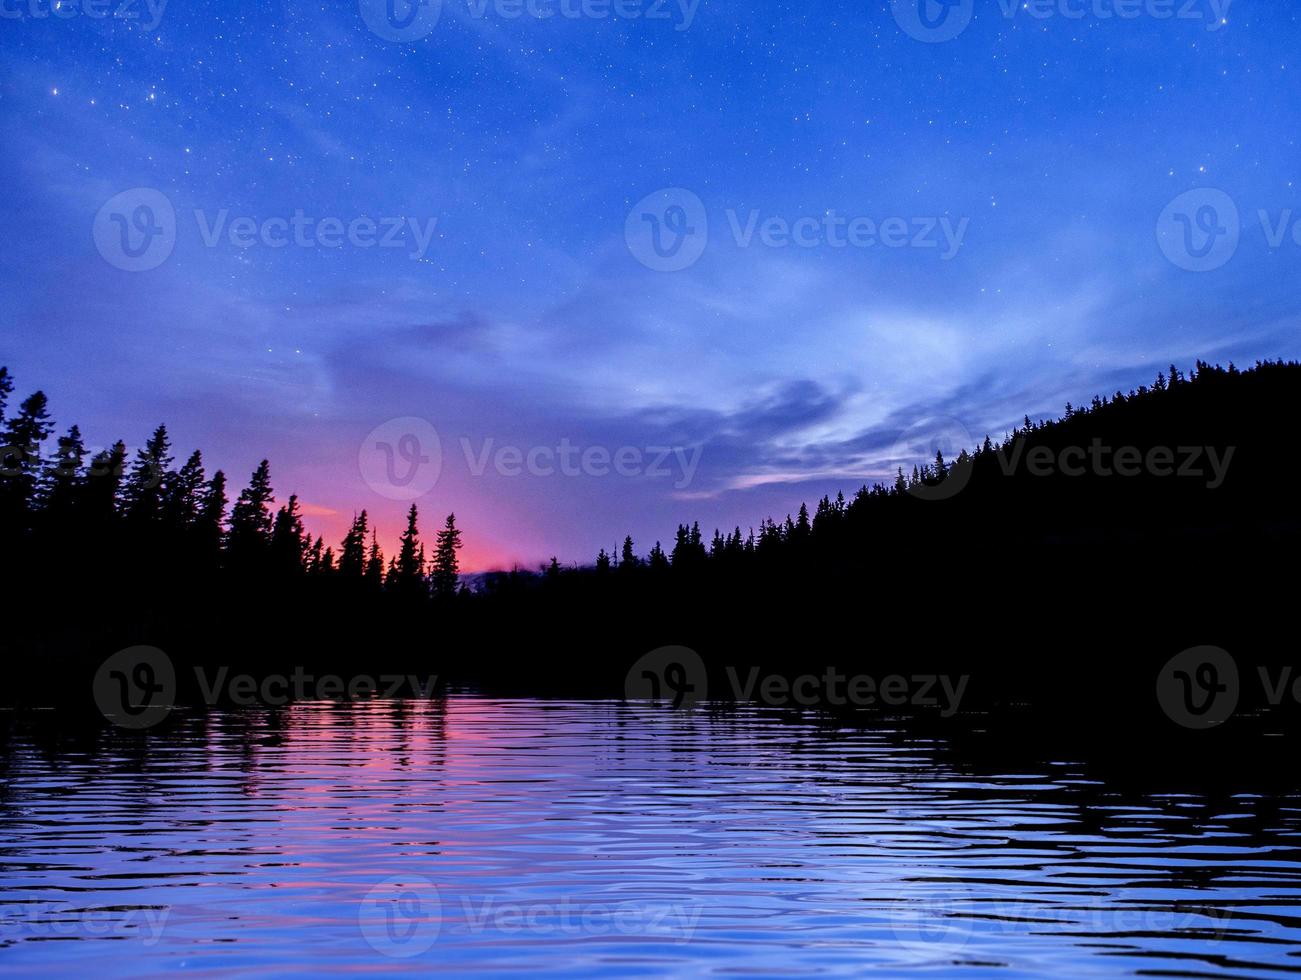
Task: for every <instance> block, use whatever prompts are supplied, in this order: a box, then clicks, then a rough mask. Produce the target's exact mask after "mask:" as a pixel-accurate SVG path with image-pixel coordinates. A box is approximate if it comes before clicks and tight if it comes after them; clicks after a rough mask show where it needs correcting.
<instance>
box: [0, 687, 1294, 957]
mask: <svg viewBox="0 0 1301 980" xmlns="http://www.w3.org/2000/svg"><path fill="white" fill-rule="evenodd" d="M6 726H7V727H6V732H5V737H4V742H3V747H2V756H0V759H2V761H3V796H2V798H0V824H2V827H0V841H3V844H2V845H0V846H2V847H3V864H2V865H0V916H2V918H3V921H2V922H0V947H3V949H2V951H0V971H5V972H12V973H13V974H15V975H23V976H78V977H84V976H86V975H93V976H95V977H97V978H100V977H107V976H147V975H162V974H164V973H172V972H174V971H186V972H189V973H191V974H193V975H212V974H213V973H215V972H218V971H236V970H237V971H239V973H240V974H241V975H245V976H284V975H286V974H288V973H293V972H298V973H303V974H309V973H310V974H318V973H343V972H357V973H367V974H395V973H405V972H428V971H432V970H438V971H442V972H452V973H463V974H467V975H475V976H494V975H499V976H521V975H531V976H538V975H548V976H564V977H572V976H584V975H597V974H612V973H613V974H618V975H645V976H651V975H665V974H672V975H680V976H756V975H762V974H771V975H780V976H792V975H850V974H855V975H856V974H861V973H863V972H864V971H866V970H869V969H870V970H871V971H872V972H875V973H879V974H881V975H898V976H911V977H916V976H921V975H934V974H935V973H936V972H951V973H955V974H958V975H966V976H972V977H975V976H999V977H1013V976H1027V977H1028V976H1043V975H1045V974H1057V975H1060V976H1070V977H1078V976H1089V975H1115V974H1124V973H1128V974H1136V973H1146V974H1148V975H1176V974H1177V975H1197V976H1252V975H1272V976H1278V975H1282V974H1284V973H1295V972H1297V971H1298V970H1301V914H1299V913H1301V910H1299V909H1298V898H1299V897H1301V891H1299V890H1298V888H1299V886H1301V852H1299V851H1298V849H1297V842H1298V834H1299V833H1301V798H1297V797H1295V796H1294V795H1292V794H1290V793H1283V792H1271V793H1261V792H1257V791H1254V790H1252V789H1250V788H1245V787H1244V788H1243V789H1242V790H1241V791H1233V789H1232V787H1230V789H1229V790H1228V791H1225V792H1217V793H1216V794H1215V795H1214V796H1213V797H1208V796H1205V795H1201V794H1199V793H1197V792H1194V791H1191V790H1187V789H1176V788H1165V789H1134V788H1131V787H1127V788H1125V789H1117V788H1114V787H1112V786H1111V785H1110V784H1109V783H1107V782H1105V781H1104V780H1102V779H1100V778H1099V777H1098V774H1097V773H1096V772H1095V771H1094V769H1093V768H1092V766H1091V764H1090V762H1089V761H1088V760H1086V759H1075V758H1047V759H1044V760H1042V761H1039V762H1036V763H1034V764H1026V763H1024V762H1021V761H1016V762H1012V761H1011V760H1010V759H1009V760H1008V762H1007V764H1005V765H1001V764H1000V760H998V759H997V757H995V758H994V759H992V760H991V759H990V758H989V757H988V754H985V755H982V756H981V758H980V759H979V761H977V762H972V761H970V760H969V759H964V756H963V753H962V752H961V751H959V750H958V749H957V748H956V747H955V746H953V745H951V744H949V740H948V739H947V738H946V737H943V735H942V732H943V729H942V728H941V730H940V731H941V734H940V735H936V734H933V733H932V734H923V733H919V732H917V731H911V732H910V731H907V730H905V729H904V728H903V727H901V726H900V724H899V723H897V722H896V723H892V722H888V721H882V720H876V721H871V720H866V721H864V722H863V723H862V724H861V725H854V726H849V725H847V724H846V723H844V722H843V721H840V722H828V721H826V720H825V719H820V718H819V717H817V716H816V715H814V714H812V713H808V714H793V713H790V712H780V713H779V712H776V711H773V710H764V709H757V708H754V709H751V708H737V709H731V710H728V711H725V712H718V713H711V712H708V711H703V710H699V709H698V710H696V711H693V712H689V713H679V712H674V711H671V710H668V709H666V708H656V707H652V706H648V705H627V704H622V703H619V702H615V701H586V702H578V701H538V700H528V699H513V700H505V699H489V698H482V697H474V696H468V695H453V696H450V697H447V698H438V699H432V700H416V701H387V700H367V701H361V702H341V703H332V702H312V703H299V704H295V705H291V706H288V707H284V708H280V709H275V710H270V709H265V708H264V709H258V710H254V709H229V710H225V709H223V710H217V709H212V710H205V711H196V712H193V713H182V714H181V715H180V716H179V717H177V718H176V719H174V720H173V721H172V722H170V723H169V724H168V725H167V726H164V727H162V728H160V729H157V730H155V731H153V732H150V733H148V734H142V733H134V732H127V731H120V730H116V729H109V728H103V729H94V730H92V731H90V732H88V733H62V734H55V733H53V732H52V731H51V730H50V729H51V727H52V726H51V725H50V724H48V723H45V722H42V721H41V720H40V719H39V718H28V717H26V716H21V715H19V716H14V717H10V718H9V719H8V720H7V721H6ZM1017 758H1018V760H1019V759H1020V758H1023V756H1021V754H1019V753H1018V754H1017ZM1216 764H1217V765H1222V766H1226V767H1228V765H1227V764H1226V763H1223V762H1220V763H1216ZM1230 768H1231V767H1230Z"/></svg>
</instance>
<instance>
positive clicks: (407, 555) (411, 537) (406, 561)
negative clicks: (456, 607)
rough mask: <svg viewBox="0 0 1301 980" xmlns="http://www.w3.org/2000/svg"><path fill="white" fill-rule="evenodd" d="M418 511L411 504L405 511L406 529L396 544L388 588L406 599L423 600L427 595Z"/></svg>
mask: <svg viewBox="0 0 1301 980" xmlns="http://www.w3.org/2000/svg"><path fill="white" fill-rule="evenodd" d="M419 516H420V514H419V511H418V510H417V509H416V505H415V504H412V505H411V509H410V510H409V511H407V528H406V530H405V531H403V532H402V537H401V538H400V539H399V542H398V554H397V558H396V559H394V563H393V574H392V575H391V576H389V586H390V587H391V588H392V589H393V590H394V592H396V593H398V594H400V595H402V596H404V597H405V598H407V599H423V598H425V597H426V596H428V594H429V590H428V587H427V586H426V585H425V560H424V550H423V546H422V545H421V543H420V527H419V523H418V521H419Z"/></svg>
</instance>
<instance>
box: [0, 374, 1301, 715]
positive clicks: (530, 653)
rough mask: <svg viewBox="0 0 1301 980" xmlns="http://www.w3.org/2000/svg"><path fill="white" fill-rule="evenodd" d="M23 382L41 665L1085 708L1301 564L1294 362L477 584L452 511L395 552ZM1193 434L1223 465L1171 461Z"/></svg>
mask: <svg viewBox="0 0 1301 980" xmlns="http://www.w3.org/2000/svg"><path fill="white" fill-rule="evenodd" d="M12 391H13V386H12V382H11V381H10V379H9V377H8V373H7V372H4V371H3V370H0V421H2V422H3V433H4V440H3V442H4V444H5V446H6V447H7V448H6V450H5V455H4V458H3V461H2V462H3V476H0V541H2V543H3V547H4V554H5V562H6V565H7V566H8V569H9V570H10V572H11V573H15V574H11V575H10V579H11V581H12V583H13V584H12V585H10V586H9V587H8V588H7V589H6V591H5V593H4V594H5V598H6V601H7V605H8V608H7V610H6V613H7V616H8V619H7V621H6V626H5V628H4V629H3V630H0V655H3V656H4V657H5V658H6V662H7V663H8V664H10V665H16V666H19V667H21V668H22V669H23V670H29V671H35V672H36V673H37V674H38V675H42V676H44V675H48V672H49V670H50V668H49V664H56V665H64V664H67V663H70V662H76V661H77V660H78V658H81V659H82V661H84V664H96V663H98V662H100V661H102V659H103V658H104V657H105V656H106V655H107V654H108V653H112V652H113V651H115V650H117V649H121V648H123V647H126V646H128V645H132V644H141V643H147V644H152V645H156V646H159V647H161V648H163V649H165V650H167V651H168V652H169V654H171V655H173V656H187V657H192V658H193V659H195V660H196V661H197V660H206V661H208V662H209V663H220V664H229V665H231V666H232V667H236V666H238V667H244V668H247V669H252V670H259V669H262V670H273V669H277V668H279V669H281V670H284V668H285V667H286V666H287V665H294V664H304V663H306V664H320V663H322V662H328V663H329V664H330V665H331V666H334V667H336V668H342V669H352V670H357V671H361V670H369V671H375V670H377V669H380V668H381V666H383V667H388V666H394V665H395V661H400V662H401V664H402V665H404V666H410V667H413V668H419V669H431V670H435V671H437V672H439V673H440V675H442V676H444V677H450V678H455V679H458V680H465V681H468V682H473V683H476V684H479V685H481V686H495V687H501V688H515V689H518V690H523V691H528V692H538V691H543V690H554V691H559V692H563V693H567V694H579V693H583V692H586V691H588V690H600V691H602V692H609V691H611V690H618V689H621V688H622V683H623V680H624V676H625V674H626V672H627V670H628V668H629V666H630V665H631V664H632V662H633V661H634V660H635V659H636V658H637V657H638V656H640V655H641V654H643V653H645V652H646V651H648V650H651V649H653V648H656V647H659V646H665V645H675V644H681V645H686V646H690V647H692V648H694V649H696V650H698V651H699V652H700V653H701V654H702V656H704V657H705V658H706V660H707V661H708V662H709V663H711V664H719V665H722V664H753V663H767V664H782V665H785V666H787V667H797V666H802V665H808V666H816V665H824V666H825V665H827V664H829V663H835V664H837V665H839V666H841V667H844V668H847V669H848V668H851V667H854V666H855V665H864V664H866V665H871V666H873V669H876V670H877V671H878V672H884V671H886V670H889V669H894V670H926V669H929V670H932V671H935V670H942V669H948V670H957V671H960V672H972V673H973V685H974V686H973V692H974V693H973V696H979V692H980V691H982V690H983V691H985V692H987V693H988V694H989V696H990V697H991V698H994V697H1013V698H1014V697H1017V696H1021V695H1025V696H1031V694H1032V693H1033V691H1039V690H1042V689H1043V687H1044V686H1045V685H1047V686H1049V687H1051V688H1052V690H1053V691H1054V692H1055V694H1054V697H1056V698H1058V699H1059V700H1060V699H1061V698H1063V697H1065V696H1066V694H1065V693H1064V692H1073V693H1075V694H1078V695H1079V696H1085V695H1086V694H1088V693H1089V692H1091V691H1094V690H1095V688H1096V687H1097V686H1098V684H1100V683H1103V682H1105V683H1106V685H1107V693H1108V694H1109V695H1110V696H1113V697H1115V696H1119V695H1118V692H1122V693H1123V692H1126V691H1127V692H1129V693H1131V694H1132V693H1133V691H1135V690H1138V689H1139V688H1142V691H1143V692H1145V693H1146V692H1148V688H1149V687H1150V684H1149V683H1148V682H1147V681H1144V682H1143V683H1142V684H1140V685H1138V687H1136V688H1135V687H1131V688H1125V687H1123V686H1121V687H1117V681H1116V678H1117V677H1119V676H1121V674H1123V673H1124V672H1126V671H1131V670H1140V669H1142V670H1145V669H1147V668H1146V667H1145V666H1143V665H1146V664H1148V662H1149V661H1150V660H1151V659H1152V658H1159V659H1165V658H1168V657H1169V656H1171V655H1172V654H1173V653H1176V652H1178V650H1180V649H1183V648H1185V647H1190V646H1194V645H1199V644H1208V643H1210V644H1219V645H1222V646H1226V647H1230V646H1232V647H1234V648H1235V649H1236V650H1237V651H1254V652H1253V653H1252V654H1251V655H1252V656H1257V655H1259V656H1260V657H1266V656H1268V655H1272V654H1277V652H1278V649H1279V647H1278V644H1277V643H1276V642H1275V641H1274V639H1273V636H1274V635H1275V633H1276V631H1277V630H1278V628H1279V626H1280V623H1279V616H1280V615H1282V613H1281V610H1285V609H1288V608H1290V603H1291V602H1292V601H1293V600H1292V598H1291V597H1292V595H1293V593H1294V590H1295V586H1296V582H1295V581H1294V580H1293V578H1294V575H1293V573H1291V572H1290V571H1287V570H1288V569H1291V568H1292V567H1293V565H1294V562H1293V559H1292V555H1293V554H1294V553H1295V550H1296V548H1297V547H1298V546H1299V545H1301V516H1299V513H1298V508H1297V501H1296V488H1297V486H1298V485H1301V461H1299V460H1298V456H1297V454H1296V452H1295V449H1294V446H1295V443H1296V433H1295V426H1294V421H1295V419H1296V417H1297V404H1298V398H1299V397H1301V365H1298V364H1297V363H1294V362H1283V361H1261V362H1258V363H1257V364H1256V365H1255V366H1254V367H1252V368H1250V369H1247V370H1241V371H1240V370H1238V369H1237V368H1236V367H1234V366H1233V365H1229V366H1228V367H1227V368H1221V367H1215V366H1211V365H1209V364H1205V363H1201V362H1199V363H1198V364H1197V365H1196V366H1195V367H1194V369H1193V370H1191V371H1189V372H1188V373H1187V374H1186V375H1185V374H1184V373H1182V372H1180V371H1179V370H1177V369H1174V368H1172V369H1171V371H1170V372H1169V373H1168V374H1166V373H1164V372H1163V373H1162V374H1161V375H1159V376H1158V377H1157V379H1156V381H1155V383H1154V384H1152V385H1150V386H1144V387H1140V388H1137V389H1135V390H1133V391H1130V392H1129V393H1127V394H1126V393H1122V392H1115V393H1114V394H1111V395H1108V396H1099V397H1098V398H1095V399H1093V401H1092V403H1091V404H1089V405H1086V406H1083V407H1075V406H1071V405H1068V406H1066V410H1065V412H1064V413H1063V415H1062V417H1061V418H1058V419H1053V420H1046V421H1032V420H1031V419H1029V418H1026V419H1025V420H1024V421H1023V423H1022V424H1021V425H1019V426H1017V427H1016V428H1015V429H1013V430H1012V431H1011V432H1009V433H1006V434H1005V435H1004V436H1003V438H1002V439H1001V440H998V441H997V442H996V441H994V440H993V439H990V438H988V437H986V438H985V439H984V440H983V441H982V442H980V443H979V444H978V445H973V446H971V447H963V449H962V450H961V451H960V452H959V453H958V455H957V457H956V458H954V459H952V460H949V459H946V458H945V457H944V456H943V454H938V453H937V455H936V456H935V458H934V459H933V460H929V461H926V462H925V463H922V462H920V461H919V462H918V465H917V466H916V467H915V468H910V470H907V471H905V470H904V469H902V468H901V469H900V470H899V471H898V472H897V473H896V474H895V475H894V478H893V479H892V480H888V481H884V482H878V483H875V484H872V485H864V486H861V487H860V488H859V489H858V490H857V491H856V492H854V493H853V494H852V496H849V497H846V496H844V495H843V494H837V495H835V496H834V497H832V496H830V495H827V496H824V497H823V498H822V499H821V500H819V501H817V503H816V504H815V505H814V506H813V507H812V508H809V507H806V506H801V507H800V508H799V509H798V510H797V511H795V512H794V513H793V514H791V515H790V516H787V517H786V518H785V519H783V520H780V521H778V520H773V519H767V520H764V521H762V522H761V523H760V524H759V525H758V526H757V527H755V528H746V529H744V530H743V529H742V528H739V527H734V528H733V529H731V530H730V531H727V530H724V529H718V530H714V531H712V533H707V532H705V531H703V530H702V529H701V528H700V526H699V525H698V524H694V523H693V524H683V525H680V526H679V527H678V529H677V533H676V536H675V538H674V540H673V541H671V542H670V543H669V544H668V546H667V547H665V546H664V544H663V543H661V542H656V543H655V544H654V545H653V546H652V547H651V548H650V549H649V550H648V551H646V552H645V553H639V550H638V549H637V547H636V545H635V543H634V542H633V541H632V539H631V538H625V539H624V540H623V542H622V543H621V544H616V545H615V547H613V548H612V549H611V550H610V551H605V550H603V551H602V552H601V553H600V554H598V555H597V556H596V559H595V562H594V563H593V564H591V565H586V566H582V567H563V566H561V565H560V564H559V562H557V561H556V560H554V559H553V560H552V561H551V563H550V565H549V566H548V567H545V568H543V569H541V570H540V571H538V572H534V571H531V570H521V569H515V570H512V571H505V572H497V573H491V574H487V575H482V576H476V577H474V579H473V581H474V582H475V587H474V589H473V590H471V589H467V588H466V586H465V585H464V584H463V578H464V577H462V576H460V574H459V567H458V562H457V550H458V548H459V546H460V531H459V529H458V528H457V527H456V524H455V519H454V517H453V516H450V515H449V516H448V518H447V520H446V522H445V523H444V525H443V527H442V529H441V530H440V531H439V532H438V534H437V535H436V537H435V538H434V540H433V541H432V542H431V547H428V548H426V546H425V544H424V543H423V542H422V539H421V535H420V530H419V527H418V517H419V515H418V512H417V511H416V509H415V508H414V507H413V508H412V509H411V511H410V514H409V520H408V527H407V530H406V532H405V533H404V534H403V535H402V538H401V540H400V542H399V544H398V548H397V553H396V554H395V555H393V556H392V557H391V558H389V559H386V558H385V556H384V555H383V553H382V551H381V549H380V547H379V544H378V541H377V539H376V536H375V534H374V532H373V529H372V528H371V526H370V524H369V520H368V517H367V515H366V514H364V513H362V514H358V515H357V517H356V519H355V520H354V523H353V525H352V527H351V528H350V530H349V532H348V533H347V535H346V536H345V538H344V540H343V541H342V542H340V543H339V545H338V546H337V547H336V546H334V545H333V544H330V545H327V544H326V543H325V542H323V541H322V540H320V539H319V538H317V539H309V538H308V536H307V534H306V533H305V531H304V528H303V522H302V518H301V514H300V513H299V506H298V501H297V499H296V498H295V497H293V496H290V497H289V498H287V499H286V500H285V501H284V502H283V503H282V504H280V505H279V506H276V502H275V501H274V499H273V491H272V487H271V480H270V470H269V466H268V465H267V463H265V462H263V463H262V464H261V465H259V467H258V469H257V470H256V471H255V472H254V474H253V476H252V478H251V479H250V481H249V483H248V485H247V486H246V487H244V488H243V489H242V490H241V491H240V492H239V493H238V494H237V495H236V496H235V499H234V502H233V504H230V503H228V494H229V491H228V489H227V484H226V480H225V477H224V476H223V475H222V474H221V473H213V474H212V475H211V476H209V475H207V473H206V472H205V467H204V464H203V459H202V457H201V456H200V455H199V454H198V453H197V452H196V453H194V454H192V455H191V456H189V457H188V458H187V459H186V460H185V462H184V463H182V464H181V465H179V466H178V465H176V463H175V461H174V459H173V457H172V449H171V446H170V442H169V439H168V436H167V432H166V430H165V429H163V428H161V427H160V428H159V429H158V430H156V431H155V432H154V434H153V436H152V437H151V438H150V440H149V441H148V443H146V445H145V446H144V447H143V448H142V449H141V450H140V451H139V452H138V453H136V454H135V456H134V458H133V459H128V458H127V451H126V448H125V446H124V445H123V444H122V443H116V444H114V445H113V446H111V447H109V448H108V449H106V450H102V451H94V452H91V451H88V450H87V449H86V448H85V446H84V443H83V440H82V436H81V433H80V431H79V430H78V429H77V428H76V427H75V426H73V427H69V428H68V429H67V430H66V431H65V432H64V434H63V435H62V436H58V437H55V436H54V432H53V429H52V424H51V422H50V419H49V417H48V408H47V405H46V401H45V397H44V396H43V395H42V394H40V393H36V394H33V395H30V396H28V397H27V398H26V399H25V400H24V401H23V402H22V403H21V404H20V405H18V406H17V408H16V409H15V410H13V411H12V412H11V411H9V408H8V406H9V399H10V395H11V393H12ZM1092 447H1100V448H1105V449H1106V450H1107V452H1108V453H1111V454H1118V453H1119V452H1120V451H1121V450H1132V451H1133V454H1136V455H1137V456H1138V457H1140V458H1142V459H1143V460H1145V462H1144V464H1143V465H1142V466H1140V467H1139V469H1138V471H1137V472H1134V473H1130V474H1129V475H1123V474H1120V473H1116V472H1106V471H1102V470H1099V469H1098V468H1097V467H1095V466H1086V467H1084V468H1083V469H1073V468H1069V467H1066V466H1062V465H1054V466H1053V467H1049V469H1048V470H1042V469H1040V470H1036V468H1035V467H1034V466H1032V465H1030V462H1029V461H1031V460H1034V459H1036V458H1043V459H1048V460H1053V461H1057V463H1058V464H1060V463H1061V462H1062V461H1065V460H1067V459H1070V460H1078V459H1079V458H1081V456H1080V454H1081V453H1084V452H1086V451H1092ZM1188 449H1199V450H1200V452H1201V458H1202V464H1201V469H1200V470H1197V468H1193V470H1187V468H1186V467H1185V466H1184V465H1182V462H1177V465H1173V466H1161V467H1158V466H1156V465H1149V463H1152V462H1153V461H1156V460H1158V459H1160V460H1164V459H1165V458H1166V457H1167V456H1168V455H1170V454H1173V455H1174V456H1175V458H1176V460H1177V461H1183V457H1184V455H1186V454H1185V453H1184V450H1188ZM1210 450H1213V451H1214V453H1215V456H1214V458H1215V459H1216V461H1217V464H1216V468H1215V470H1214V472H1209V471H1207V470H1206V463H1205V460H1206V459H1207V458H1208V451H1210ZM1072 453H1074V455H1072ZM1280 568H1281V569H1284V571H1280ZM1271 651H1272V653H1271ZM84 664H83V665H84ZM1136 665H1137V666H1136ZM56 669H61V668H56ZM42 672H44V674H42ZM982 678H983V679H984V683H983V684H982V683H981V679H982ZM1082 679H1085V680H1087V683H1081V680H1082ZM1100 679H1101V680H1100ZM38 682H39V679H38ZM19 686H21V685H19ZM1027 692H1030V693H1027Z"/></svg>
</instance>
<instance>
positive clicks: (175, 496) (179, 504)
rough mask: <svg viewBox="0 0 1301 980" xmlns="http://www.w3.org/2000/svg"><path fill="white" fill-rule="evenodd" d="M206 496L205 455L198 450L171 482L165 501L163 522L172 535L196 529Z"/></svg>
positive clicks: (191, 455)
mask: <svg viewBox="0 0 1301 980" xmlns="http://www.w3.org/2000/svg"><path fill="white" fill-rule="evenodd" d="M204 496H205V494H204V475H203V454H202V453H200V452H199V451H198V450H197V449H196V450H195V451H194V452H193V453H191V454H190V458H189V459H187V460H186V461H185V464H184V465H183V466H182V467H181V468H180V469H179V470H178V471H177V472H176V476H175V477H174V478H173V479H172V480H171V481H170V484H169V486H168V487H167V493H166V495H165V497H164V500H163V520H164V523H165V524H166V525H167V527H168V528H169V530H170V531H171V532H172V533H174V534H179V533H181V532H183V531H184V530H185V529H187V528H193V527H194V525H195V522H197V521H198V519H199V512H200V511H201V510H202V509H203V502H204Z"/></svg>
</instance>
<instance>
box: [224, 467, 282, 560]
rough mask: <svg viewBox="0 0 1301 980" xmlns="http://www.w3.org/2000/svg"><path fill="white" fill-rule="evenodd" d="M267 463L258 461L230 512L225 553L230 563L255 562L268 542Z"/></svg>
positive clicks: (270, 498) (271, 499)
mask: <svg viewBox="0 0 1301 980" xmlns="http://www.w3.org/2000/svg"><path fill="white" fill-rule="evenodd" d="M274 500H275V496H274V494H273V492H272V490H271V464H270V463H269V462H268V461H267V460H265V459H264V460H262V462H261V463H259V464H258V468H257V469H256V470H254V471H253V476H252V477H251V478H250V479H249V484H248V486H247V487H245V488H244V491H243V493H241V494H240V495H239V498H238V499H237V500H236V501H235V506H234V507H232V508H231V511H230V532H229V533H228V535H227V545H226V552H227V554H228V556H229V557H230V560H231V562H232V564H236V565H245V564H246V563H247V564H256V563H257V562H259V561H260V560H261V559H262V557H263V556H265V554H266V550H267V547H268V546H269V545H270V543H271V525H272V515H271V504H272V503H273V502H274Z"/></svg>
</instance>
